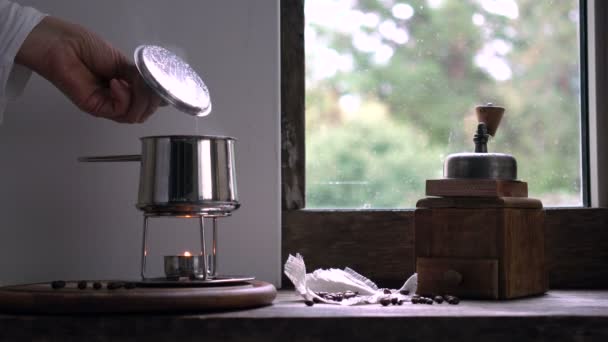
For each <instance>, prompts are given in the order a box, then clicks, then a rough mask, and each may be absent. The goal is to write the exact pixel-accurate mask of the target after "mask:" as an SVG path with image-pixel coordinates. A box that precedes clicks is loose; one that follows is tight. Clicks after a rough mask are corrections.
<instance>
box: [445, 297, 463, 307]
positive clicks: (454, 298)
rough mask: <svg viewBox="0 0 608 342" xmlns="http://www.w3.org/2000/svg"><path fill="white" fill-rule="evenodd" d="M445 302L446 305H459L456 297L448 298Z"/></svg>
mask: <svg viewBox="0 0 608 342" xmlns="http://www.w3.org/2000/svg"><path fill="white" fill-rule="evenodd" d="M446 302H448V304H452V305H458V303H460V299H458V297H454V296H449V297H448V299H447V300H446Z"/></svg>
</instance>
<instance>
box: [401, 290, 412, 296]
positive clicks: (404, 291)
mask: <svg viewBox="0 0 608 342" xmlns="http://www.w3.org/2000/svg"><path fill="white" fill-rule="evenodd" d="M399 293H400V294H402V295H404V296H407V295H409V294H410V291H408V290H401V291H399Z"/></svg>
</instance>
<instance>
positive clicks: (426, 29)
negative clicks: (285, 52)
mask: <svg viewBox="0 0 608 342" xmlns="http://www.w3.org/2000/svg"><path fill="white" fill-rule="evenodd" d="M305 6H306V19H307V29H306V36H307V37H306V58H307V88H306V151H307V155H306V159H307V165H306V172H307V175H306V179H307V207H334V208H335V207H338V208H339V207H343V208H387V207H396V208H398V207H413V206H414V205H415V201H416V199H418V198H421V197H424V181H425V180H426V179H435V178H440V177H441V175H442V167H443V159H444V158H445V156H447V155H448V154H449V153H454V152H463V151H471V150H472V148H473V144H472V135H473V132H474V129H475V125H476V121H475V117H474V107H475V106H476V105H478V104H482V103H486V102H492V103H496V104H499V105H502V106H504V107H506V109H507V111H506V114H505V117H504V119H503V122H502V124H501V127H500V128H499V129H498V132H497V135H496V138H495V139H492V140H491V142H490V144H489V149H490V151H491V152H492V151H494V152H504V153H510V154H512V155H514V156H515V158H516V159H517V161H518V176H519V177H518V178H519V179H521V180H524V181H526V182H528V186H529V189H530V196H531V197H536V198H541V199H542V200H543V203H544V204H545V205H580V204H581V197H580V188H581V184H580V183H581V171H580V148H581V147H580V146H581V145H580V100H579V99H580V72H579V42H578V26H579V23H578V20H579V19H578V2H577V1H574V0H560V1H548V0H517V1H515V0H466V1H464V0H442V1H440V0H433V1H430V0H428V1H424V0H417V1H396V0H359V1H356V0H341V1H330V0H306V2H305ZM324 6H325V11H326V12H327V13H325V14H323V13H322V12H321V11H323V9H324ZM330 16H333V17H332V18H334V19H333V20H334V21H331V20H329V19H325V18H326V17H327V18H329V17H330Z"/></svg>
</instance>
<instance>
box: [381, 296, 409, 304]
mask: <svg viewBox="0 0 608 342" xmlns="http://www.w3.org/2000/svg"><path fill="white" fill-rule="evenodd" d="M385 294H386V293H385ZM403 302H404V301H403V299H399V298H397V297H390V296H387V297H382V298H380V305H382V306H389V305H390V304H393V305H403Z"/></svg>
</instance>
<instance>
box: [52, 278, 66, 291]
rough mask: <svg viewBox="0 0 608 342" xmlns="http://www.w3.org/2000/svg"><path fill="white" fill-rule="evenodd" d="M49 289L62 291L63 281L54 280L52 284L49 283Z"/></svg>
mask: <svg viewBox="0 0 608 342" xmlns="http://www.w3.org/2000/svg"><path fill="white" fill-rule="evenodd" d="M51 287H52V288H53V289H55V290H57V289H62V288H64V287H65V281H63V280H55V281H53V282H51Z"/></svg>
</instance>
